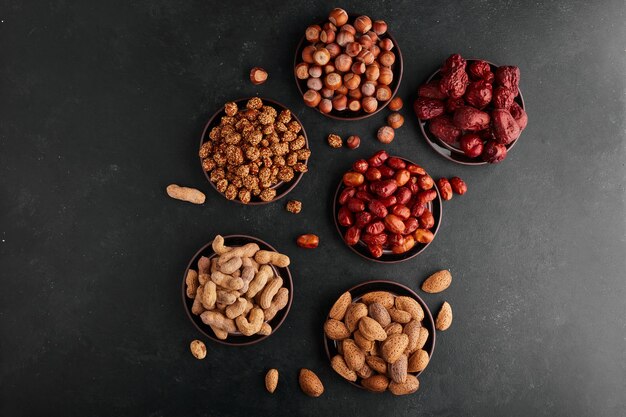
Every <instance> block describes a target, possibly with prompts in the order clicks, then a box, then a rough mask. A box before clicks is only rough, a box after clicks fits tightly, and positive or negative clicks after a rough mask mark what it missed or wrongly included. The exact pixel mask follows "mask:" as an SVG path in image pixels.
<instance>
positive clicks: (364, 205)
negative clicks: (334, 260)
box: [333, 151, 443, 263]
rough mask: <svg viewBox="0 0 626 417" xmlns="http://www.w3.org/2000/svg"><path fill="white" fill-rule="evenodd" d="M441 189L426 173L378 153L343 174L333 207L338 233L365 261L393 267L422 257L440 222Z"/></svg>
mask: <svg viewBox="0 0 626 417" xmlns="http://www.w3.org/2000/svg"><path fill="white" fill-rule="evenodd" d="M442 214H443V212H442V204H441V197H440V194H439V190H438V189H437V185H436V184H435V181H434V180H433V178H432V177H431V176H430V175H428V173H427V172H426V170H425V169H424V168H422V167H421V166H419V165H418V164H416V163H415V162H412V161H410V160H408V159H406V158H402V157H399V156H390V155H389V154H388V153H387V152H386V151H378V152H376V153H375V154H374V155H372V156H371V157H370V158H369V159H359V160H357V161H355V162H354V164H353V165H352V168H351V169H350V170H349V171H347V172H346V173H344V175H343V177H342V180H341V182H340V183H339V185H338V187H337V191H336V193H335V198H334V203H333V217H334V219H335V225H336V227H337V231H338V232H339V234H340V235H341V236H342V237H343V240H344V242H345V243H346V244H347V245H348V247H349V248H350V249H351V250H352V251H353V252H355V253H356V254H358V255H360V256H362V257H364V258H365V259H368V260H371V261H375V262H382V263H395V262H402V261H406V260H408V259H411V258H413V257H415V256H417V255H418V254H420V253H421V252H422V251H423V250H424V249H426V247H428V245H429V244H430V243H431V242H432V241H433V239H434V238H435V235H436V234H437V230H438V229H439V225H440V224H441V218H442Z"/></svg>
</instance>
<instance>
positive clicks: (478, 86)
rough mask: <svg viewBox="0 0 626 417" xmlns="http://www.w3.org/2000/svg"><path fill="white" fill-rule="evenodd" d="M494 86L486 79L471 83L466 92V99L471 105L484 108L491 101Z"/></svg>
mask: <svg viewBox="0 0 626 417" xmlns="http://www.w3.org/2000/svg"><path fill="white" fill-rule="evenodd" d="M492 96H493V87H492V85H491V84H489V83H488V82H487V81H485V80H480V81H474V82H473V83H470V85H469V86H468V87H467V91H466V92H465V101H466V102H467V104H469V105H470V106H473V107H476V108H477V109H482V108H484V107H485V106H487V104H489V103H490V102H491V98H492Z"/></svg>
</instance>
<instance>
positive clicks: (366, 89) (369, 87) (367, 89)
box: [361, 81, 376, 97]
mask: <svg viewBox="0 0 626 417" xmlns="http://www.w3.org/2000/svg"><path fill="white" fill-rule="evenodd" d="M361 92H362V93H363V95H364V96H368V97H369V96H373V95H374V93H376V84H374V83H373V82H371V81H366V82H364V83H363V85H361Z"/></svg>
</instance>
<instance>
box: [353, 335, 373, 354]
mask: <svg viewBox="0 0 626 417" xmlns="http://www.w3.org/2000/svg"><path fill="white" fill-rule="evenodd" d="M352 337H354V342H355V343H356V345H357V346H358V347H360V348H361V350H363V351H364V352H371V351H372V349H374V341H373V340H368V339H366V338H365V337H363V335H362V334H361V332H360V331H358V330H357V331H356V332H354V333H352Z"/></svg>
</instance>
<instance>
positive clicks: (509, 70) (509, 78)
mask: <svg viewBox="0 0 626 417" xmlns="http://www.w3.org/2000/svg"><path fill="white" fill-rule="evenodd" d="M519 79H520V71H519V68H518V67H515V66H507V65H505V66H502V67H498V69H497V70H496V83H497V84H498V85H499V86H502V87H506V88H508V89H510V90H511V91H512V92H513V94H514V95H515V97H517V95H518V94H519Z"/></svg>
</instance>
